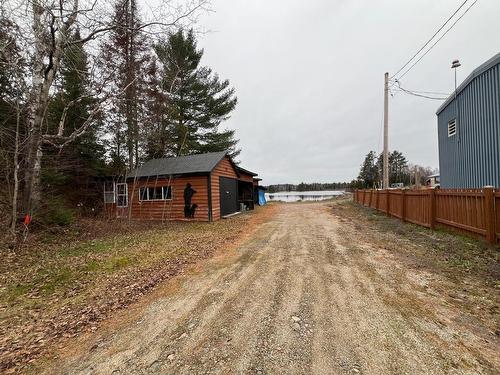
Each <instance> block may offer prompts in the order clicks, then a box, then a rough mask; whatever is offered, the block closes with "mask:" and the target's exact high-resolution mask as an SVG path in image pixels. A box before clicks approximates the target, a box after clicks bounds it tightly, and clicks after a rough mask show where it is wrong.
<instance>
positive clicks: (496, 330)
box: [334, 201, 500, 337]
mask: <svg viewBox="0 0 500 375" xmlns="http://www.w3.org/2000/svg"><path fill="white" fill-rule="evenodd" d="M334 208H335V211H337V212H339V216H340V218H341V220H344V221H348V222H350V224H351V226H352V227H353V228H354V229H355V230H356V232H357V235H359V236H360V237H362V238H363V239H364V241H366V242H368V243H370V244H371V246H373V247H376V248H380V249H383V250H384V251H388V252H389V253H390V254H391V256H393V257H395V259H397V260H398V262H400V263H402V264H404V265H405V267H406V268H407V269H414V270H415V271H419V272H426V273H429V274H431V275H435V276H436V279H439V280H442V283H441V287H442V290H441V291H439V292H442V291H446V297H445V298H446V302H447V303H449V304H450V305H453V306H456V307H458V308H459V309H461V310H462V311H464V312H465V311H467V312H468V313H469V314H470V315H469V316H471V317H474V319H479V320H481V321H482V322H483V324H484V326H486V327H487V328H488V329H489V330H490V332H493V334H494V335H495V336H497V337H498V336H500V310H499V305H500V299H499V289H500V252H499V250H500V247H499V246H496V247H494V246H493V247H492V246H489V245H488V244H487V243H486V242H485V241H483V240H479V239H475V238H472V237H468V236H465V235H463V234H460V233H458V232H450V231H448V230H441V229H440V230H436V231H431V230H429V229H427V228H423V227H420V226H417V225H413V224H409V223H404V222H402V221H400V220H398V219H395V218H391V217H387V216H386V215H385V214H383V213H380V212H378V211H376V210H373V209H370V208H366V207H363V206H360V205H357V204H355V203H353V202H347V201H346V202H342V203H339V204H336V205H335V206H334ZM409 305H410V306H411V305H412V304H409ZM469 323H471V324H474V322H469Z"/></svg>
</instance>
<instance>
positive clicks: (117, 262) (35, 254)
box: [0, 207, 272, 371]
mask: <svg viewBox="0 0 500 375" xmlns="http://www.w3.org/2000/svg"><path fill="white" fill-rule="evenodd" d="M270 210H272V207H270V208H267V207H263V208H259V209H258V210H256V211H254V212H252V213H249V214H246V215H240V216H237V217H234V218H232V219H230V220H222V221H218V222H215V223H167V224H165V225H161V224H159V223H145V222H132V223H128V222H119V221H115V222H107V221H101V220H86V221H83V222H80V223H79V224H78V225H77V226H73V227H71V228H70V229H65V230H62V229H60V230H58V231H55V232H53V233H48V232H46V231H44V232H39V233H37V234H35V235H34V236H33V238H32V239H30V241H29V242H28V243H26V244H25V246H24V247H23V249H22V250H20V251H18V252H11V251H8V252H6V253H5V254H3V262H2V263H1V264H0V285H1V288H0V320H1V323H0V334H1V337H2V338H1V339H0V353H1V354H0V370H4V371H5V370H7V369H10V370H12V371H18V370H20V369H22V368H24V367H25V366H26V364H27V363H29V362H30V361H33V360H35V359H36V358H37V357H39V356H40V355H41V354H43V353H44V352H45V351H46V349H47V348H48V347H49V346H50V345H54V344H56V343H57V342H58V340H59V339H60V338H62V337H72V336H76V335H78V334H79V333H80V332H82V331H88V330H96V329H97V328H98V322H99V321H101V320H103V319H104V318H106V317H107V316H109V315H110V314H111V313H112V312H113V311H115V310H118V309H121V308H123V307H125V306H128V305H129V304H130V303H132V302H134V301H136V300H137V299H138V298H139V297H140V296H141V295H144V294H145V293H148V291H150V290H151V289H152V288H154V287H155V286H156V285H157V284H159V283H160V282H162V281H163V280H165V279H168V278H170V277H172V276H174V275H176V274H179V273H181V272H183V271H184V270H185V269H186V267H187V266H188V265H190V264H194V263H195V262H197V261H198V260H200V259H205V258H207V257H210V256H212V255H213V254H214V253H215V252H218V251H221V250H222V249H225V248H227V247H228V246H230V245H234V244H236V243H237V242H238V240H239V239H240V238H242V237H244V236H246V235H248V233H250V232H252V230H253V229H254V227H255V224H257V223H258V222H262V221H265V220H266V219H265V218H266V217H268V214H267V212H268V211H270Z"/></svg>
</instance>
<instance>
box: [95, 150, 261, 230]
mask: <svg viewBox="0 0 500 375" xmlns="http://www.w3.org/2000/svg"><path fill="white" fill-rule="evenodd" d="M256 176H257V174H256V173H254V172H251V171H249V170H246V169H244V168H241V167H239V166H237V165H236V164H235V163H234V161H233V160H232V159H231V157H230V156H229V154H228V153H227V152H225V151H223V152H211V153H205V154H198V155H188V156H179V157H171V158H162V159H153V160H149V161H147V162H146V163H144V164H143V165H142V166H141V167H139V168H137V169H135V170H133V171H131V172H130V173H129V174H128V175H127V176H125V178H122V180H121V181H116V180H115V181H109V182H106V183H105V187H104V207H105V213H106V216H107V217H109V218H130V219H143V220H161V221H164V220H193V221H216V220H219V219H220V218H222V217H225V216H228V215H231V214H235V213H237V212H239V211H241V210H247V209H253V208H254V204H255V196H256V191H257V190H258V182H259V181H260V179H258V178H257V177H256Z"/></svg>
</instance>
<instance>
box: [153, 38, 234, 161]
mask: <svg viewBox="0 0 500 375" xmlns="http://www.w3.org/2000/svg"><path fill="white" fill-rule="evenodd" d="M155 50H156V54H157V55H158V58H159V60H160V62H161V63H162V65H163V79H162V89H163V90H164V91H165V92H166V93H167V94H168V103H167V107H168V109H167V111H168V112H167V116H166V118H167V121H168V127H166V128H165V129H166V131H167V133H168V135H166V137H167V138H168V139H169V141H170V142H169V147H168V150H167V151H166V152H165V153H166V154H170V155H172V154H173V155H186V154H195V153H203V152H211V151H223V150H229V151H230V153H231V154H232V156H233V157H235V156H237V155H238V154H239V152H240V150H238V149H237V148H236V144H237V142H238V140H237V139H235V138H234V130H221V129H219V126H220V124H221V123H222V122H223V121H224V120H227V119H228V118H229V114H230V113H231V112H232V111H233V110H234V108H235V107H236V103H237V99H236V97H235V95H234V88H231V87H230V86H229V81H228V80H222V81H221V80H220V79H219V77H218V75H217V74H214V73H213V72H212V70H211V69H210V68H207V67H201V66H200V61H201V58H202V56H203V50H201V49H198V48H197V44H196V39H195V36H194V33H193V30H190V31H188V32H186V33H185V32H183V31H182V30H179V31H178V32H176V33H172V34H170V35H169V36H168V39H167V41H165V42H163V43H159V44H158V45H156V47H155Z"/></svg>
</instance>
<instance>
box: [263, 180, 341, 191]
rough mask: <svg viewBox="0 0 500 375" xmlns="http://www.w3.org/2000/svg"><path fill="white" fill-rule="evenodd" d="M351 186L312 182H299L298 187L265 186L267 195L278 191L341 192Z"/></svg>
mask: <svg viewBox="0 0 500 375" xmlns="http://www.w3.org/2000/svg"><path fill="white" fill-rule="evenodd" d="M350 186H351V183H349V182H329V183H319V182H313V183H310V184H306V183H304V182H301V183H300V184H298V185H294V184H277V185H269V186H267V189H268V192H269V193H276V192H279V191H323V190H343V189H348V188H349V187H350Z"/></svg>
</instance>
